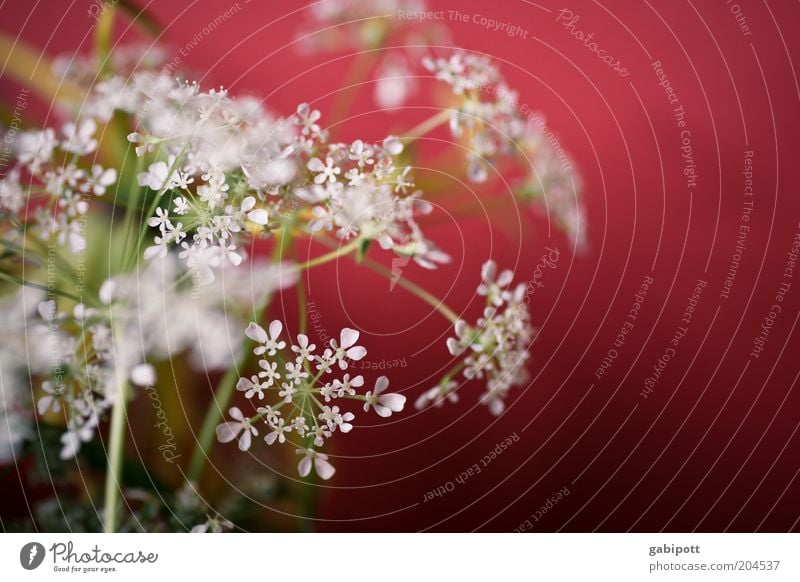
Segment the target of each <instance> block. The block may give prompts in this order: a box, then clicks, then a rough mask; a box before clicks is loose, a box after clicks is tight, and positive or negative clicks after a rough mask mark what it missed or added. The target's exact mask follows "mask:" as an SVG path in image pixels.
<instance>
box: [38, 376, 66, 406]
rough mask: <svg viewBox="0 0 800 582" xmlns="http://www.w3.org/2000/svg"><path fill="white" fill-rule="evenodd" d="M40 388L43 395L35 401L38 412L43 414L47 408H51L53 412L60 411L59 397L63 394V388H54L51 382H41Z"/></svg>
mask: <svg viewBox="0 0 800 582" xmlns="http://www.w3.org/2000/svg"><path fill="white" fill-rule="evenodd" d="M42 390H44V392H45V395H44V396H42V397H41V398H40V399H39V402H38V403H37V408H38V410H39V414H45V413H47V411H48V410H52V411H53V412H61V397H62V395H63V389H62V390H56V389H55V388H53V384H52V383H51V382H42Z"/></svg>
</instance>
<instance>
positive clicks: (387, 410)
mask: <svg viewBox="0 0 800 582" xmlns="http://www.w3.org/2000/svg"><path fill="white" fill-rule="evenodd" d="M388 387H389V379H388V378H387V377H386V376H381V377H380V378H378V380H377V382H375V388H374V389H373V390H372V391H371V392H367V394H366V400H365V401H364V412H369V408H370V406H371V407H373V408H374V409H375V412H376V413H377V414H378V416H382V417H384V418H386V417H389V416H391V415H392V413H393V412H400V411H402V410H403V407H404V406H405V404H406V397H405V396H403V395H402V394H383V391H384V390H386V389H387V388H388Z"/></svg>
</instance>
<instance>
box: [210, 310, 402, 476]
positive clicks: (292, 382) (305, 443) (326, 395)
mask: <svg viewBox="0 0 800 582" xmlns="http://www.w3.org/2000/svg"><path fill="white" fill-rule="evenodd" d="M282 332H283V323H282V322H280V321H279V320H275V321H273V322H272V323H270V325H269V327H268V329H266V330H265V329H264V328H263V327H261V326H260V325H258V324H256V323H250V325H249V326H248V327H247V329H246V330H245V335H246V336H247V337H248V338H250V340H252V341H253V342H255V343H256V347H255V348H254V349H253V353H254V354H255V355H257V356H263V357H262V358H261V359H259V360H258V366H259V371H258V372H257V373H256V374H254V375H252V376H250V377H249V378H247V377H243V378H240V379H239V382H238V383H237V385H236V388H237V390H238V391H239V392H242V393H244V396H245V398H247V399H249V400H251V401H252V402H253V403H254V405H255V414H254V415H253V416H249V417H248V416H246V415H245V414H244V413H243V412H242V411H241V409H239V408H238V407H232V408H231V409H230V410H229V411H228V414H229V416H230V417H231V418H232V419H233V420H230V421H226V422H223V423H222V424H220V425H219V426H217V431H216V432H217V439H218V440H219V441H220V442H223V443H227V442H231V441H234V440H236V441H237V442H238V445H239V449H241V450H242V451H246V450H248V449H249V448H250V446H251V444H252V438H253V437H254V436H259V430H258V428H257V426H258V425H261V424H265V425H266V431H267V432H266V435H265V436H264V440H265V441H266V443H267V444H268V445H273V444H275V443H278V444H289V445H291V446H294V447H296V451H297V453H298V454H300V455H302V458H301V460H300V463H299V465H298V471H299V473H300V475H301V476H302V477H306V476H308V474H309V473H310V471H311V468H312V466H313V467H314V469H315V470H316V472H317V474H318V475H319V476H320V477H321V478H323V479H329V478H330V477H332V476H333V474H334V472H335V469H334V468H333V466H332V465H331V463H330V462H329V460H328V456H327V455H325V454H323V453H320V452H319V451H318V450H317V449H319V448H320V447H322V446H323V445H324V444H325V442H326V441H327V439H328V438H330V437H331V436H333V434H334V433H335V432H337V431H338V432H341V433H348V432H350V431H351V430H352V429H353V424H352V421H353V420H354V419H355V414H354V413H353V412H351V411H346V410H344V409H343V408H340V406H339V404H342V405H344V403H345V402H347V401H357V402H359V403H362V405H363V409H364V412H368V411H369V410H370V409H373V410H374V411H375V413H376V414H378V415H379V416H381V417H388V416H391V415H392V413H394V412H400V411H401V410H403V407H404V406H405V401H406V397H405V396H403V395H400V394H393V393H386V389H387V388H388V386H389V380H388V379H387V378H386V377H385V376H381V377H380V378H378V380H377V381H376V383H375V386H374V388H373V389H372V390H369V391H367V392H366V393H365V394H360V393H359V391H360V389H361V388H362V387H363V386H364V384H365V380H364V377H363V376H361V375H357V376H351V375H350V374H349V373H343V374H339V373H337V374H336V375H337V376H339V377H332V378H329V376H333V375H334V373H335V372H337V371H338V372H344V371H345V370H347V369H348V367H349V362H350V361H358V360H361V359H362V358H363V357H364V356H365V355H366V354H367V350H366V349H365V348H364V347H362V346H359V345H357V342H358V338H359V332H358V331H356V330H354V329H350V328H344V329H342V331H341V333H340V335H339V340H338V341H337V340H336V339H331V340H330V342H329V343H328V345H327V347H325V348H324V349H323V350H322V351H321V352H318V351H317V346H316V344H313V343H311V340H310V339H309V338H308V336H306V335H304V334H298V335H297V343H295V344H292V345H291V346H288V348H289V350H287V349H286V348H287V343H286V341H285V340H283V339H281V333H282ZM289 354H291V355H289ZM284 355H286V358H284ZM290 358H291V361H290V360H289V359H290Z"/></svg>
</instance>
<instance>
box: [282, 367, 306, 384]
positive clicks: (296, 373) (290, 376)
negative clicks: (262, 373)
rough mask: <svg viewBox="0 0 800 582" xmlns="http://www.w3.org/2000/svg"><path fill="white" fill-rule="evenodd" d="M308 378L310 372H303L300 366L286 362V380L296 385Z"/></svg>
mask: <svg viewBox="0 0 800 582" xmlns="http://www.w3.org/2000/svg"><path fill="white" fill-rule="evenodd" d="M306 378H308V372H305V371H304V370H303V366H301V365H300V364H294V363H292V362H286V379H287V380H290V381H291V382H293V383H294V384H300V383H301V382H302V381H303V380H304V379H306Z"/></svg>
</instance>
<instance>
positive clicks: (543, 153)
mask: <svg viewBox="0 0 800 582" xmlns="http://www.w3.org/2000/svg"><path fill="white" fill-rule="evenodd" d="M423 66H424V67H425V68H426V69H427V70H428V71H430V72H431V73H433V74H434V76H435V77H436V78H437V79H439V80H441V81H444V82H445V83H447V84H449V85H450V86H451V87H452V91H453V93H454V94H455V96H456V97H457V99H458V101H457V105H456V106H455V107H453V108H452V109H451V110H450V130H451V133H452V135H453V136H454V137H455V138H457V139H465V140H466V146H467V148H468V150H469V153H468V154H467V161H468V167H467V175H468V176H469V178H470V179H471V180H473V181H475V182H484V181H486V180H487V179H488V177H489V170H490V169H491V168H492V167H493V166H494V165H495V164H494V162H495V160H496V159H497V158H498V156H501V155H502V156H508V157H512V158H516V159H518V160H519V162H520V163H521V165H522V166H523V168H524V170H525V173H526V177H525V179H524V181H523V184H522V187H521V188H519V189H518V191H519V192H520V194H521V196H522V198H523V199H526V200H531V201H533V202H534V203H536V204H538V205H541V206H543V207H544V208H545V209H546V210H547V212H548V214H550V215H551V216H553V217H554V219H555V220H556V222H557V223H558V226H559V227H560V228H562V229H564V231H565V232H566V233H567V234H568V235H569V236H570V238H571V239H572V240H573V241H574V243H575V246H576V247H578V248H580V247H582V246H583V245H584V244H585V238H586V236H585V229H586V220H585V210H584V207H583V203H582V200H581V183H580V179H579V177H578V176H577V174H576V173H575V171H574V170H573V163H572V161H571V159H570V158H569V155H568V154H567V153H566V152H565V151H564V149H563V148H562V147H561V146H560V144H559V143H558V140H557V139H556V138H555V136H554V135H553V134H552V132H550V130H549V129H548V128H547V127H546V125H545V123H544V119H543V117H542V116H541V115H540V114H538V113H535V112H533V111H531V110H530V109H529V108H528V107H527V105H523V106H520V104H519V96H518V94H517V92H516V91H513V90H511V89H510V88H509V87H508V85H507V84H506V82H505V80H504V79H503V76H502V75H501V74H500V71H499V70H498V69H497V67H496V66H495V65H494V63H492V61H491V60H490V59H489V58H488V57H486V56H484V55H477V54H473V53H469V52H465V51H460V50H459V51H456V52H454V53H453V54H452V55H450V57H449V58H436V59H434V58H431V57H426V58H425V59H423Z"/></svg>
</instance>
